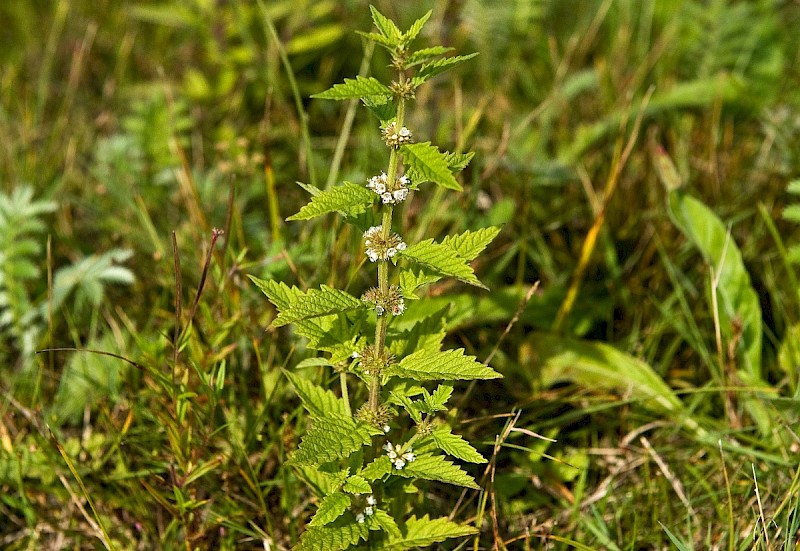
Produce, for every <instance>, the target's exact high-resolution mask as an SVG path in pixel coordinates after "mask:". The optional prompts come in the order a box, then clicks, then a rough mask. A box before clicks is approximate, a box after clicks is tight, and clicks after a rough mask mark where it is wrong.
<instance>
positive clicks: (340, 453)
mask: <svg viewBox="0 0 800 551" xmlns="http://www.w3.org/2000/svg"><path fill="white" fill-rule="evenodd" d="M378 434H383V433H382V432H381V431H379V430H377V429H375V428H373V427H371V426H369V425H366V424H364V423H357V422H356V421H354V420H353V419H352V417H348V416H344V415H336V414H329V415H326V416H325V417H315V418H313V422H312V425H311V429H309V431H308V432H307V433H306V435H305V436H304V437H303V439H302V441H301V442H300V446H299V447H298V448H297V451H296V452H295V453H294V455H293V456H292V457H291V459H290V462H291V463H292V464H295V465H321V464H322V463H327V462H328V461H333V460H335V459H343V458H345V457H347V456H348V455H350V454H351V453H353V452H354V451H356V450H358V449H360V448H361V447H363V446H368V445H369V444H370V443H371V442H372V439H371V438H370V437H371V436H375V435H378Z"/></svg>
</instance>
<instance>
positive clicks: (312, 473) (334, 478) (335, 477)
mask: <svg viewBox="0 0 800 551" xmlns="http://www.w3.org/2000/svg"><path fill="white" fill-rule="evenodd" d="M295 472H296V473H297V474H298V476H299V477H300V478H301V479H302V480H303V482H305V483H306V484H307V485H308V486H310V487H311V489H312V491H313V492H314V495H316V496H318V497H324V496H326V495H328V494H332V493H334V492H338V491H339V490H341V488H342V485H343V484H344V481H345V480H346V479H347V476H348V475H349V474H350V470H349V469H343V470H341V471H337V472H333V473H330V472H325V471H322V470H320V469H319V468H318V467H316V466H311V465H297V466H296V467H295Z"/></svg>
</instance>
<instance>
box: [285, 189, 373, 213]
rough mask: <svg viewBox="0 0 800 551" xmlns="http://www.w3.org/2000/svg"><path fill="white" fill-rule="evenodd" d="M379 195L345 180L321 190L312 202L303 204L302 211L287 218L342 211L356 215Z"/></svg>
mask: <svg viewBox="0 0 800 551" xmlns="http://www.w3.org/2000/svg"><path fill="white" fill-rule="evenodd" d="M376 197H377V195H375V193H374V192H373V191H372V190H370V189H368V188H367V187H366V186H360V185H358V184H354V183H352V182H345V183H344V184H342V185H340V186H335V187H333V188H331V189H330V190H328V191H321V192H319V193H318V194H317V195H315V196H314V197H312V198H311V202H310V203H308V204H307V205H305V206H303V208H301V209H300V212H298V213H297V214H294V215H292V216H290V217H289V218H287V219H286V220H310V219H311V218H315V217H317V216H322V215H323V214H328V213H329V212H337V211H338V212H341V213H342V214H344V215H345V216H354V215H357V214H361V213H362V212H364V211H365V210H367V209H368V208H369V207H370V206H371V205H372V203H373V202H374V201H375V198H376Z"/></svg>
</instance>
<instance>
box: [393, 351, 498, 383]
mask: <svg viewBox="0 0 800 551" xmlns="http://www.w3.org/2000/svg"><path fill="white" fill-rule="evenodd" d="M392 374H394V375H399V376H401V377H407V378H409V379H414V380H416V381H432V380H436V379H444V380H447V381H458V380H468V379H496V378H498V377H502V375H500V374H499V373H498V372H497V371H495V370H494V369H492V368H491V367H487V366H485V365H483V364H482V363H480V362H476V361H475V356H465V355H464V349H463V348H459V349H457V350H445V351H444V352H432V351H429V350H421V351H419V352H414V353H413V354H411V355H410V356H406V357H405V358H403V359H402V360H401V361H400V363H399V364H397V365H396V366H394V368H393V369H392Z"/></svg>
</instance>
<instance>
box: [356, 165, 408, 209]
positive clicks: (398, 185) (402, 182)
mask: <svg viewBox="0 0 800 551" xmlns="http://www.w3.org/2000/svg"><path fill="white" fill-rule="evenodd" d="M410 183H411V180H409V178H408V176H400V177H399V178H397V179H395V181H394V185H393V186H392V185H389V177H388V176H387V175H386V173H385V172H381V174H380V176H373V177H372V178H370V179H369V180H367V187H368V188H369V189H371V190H372V191H374V192H375V193H377V194H378V195H380V196H381V200H382V201H383V204H384V205H391V204H394V203H402V202H403V201H405V200H406V197H408V185H409V184H410Z"/></svg>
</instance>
